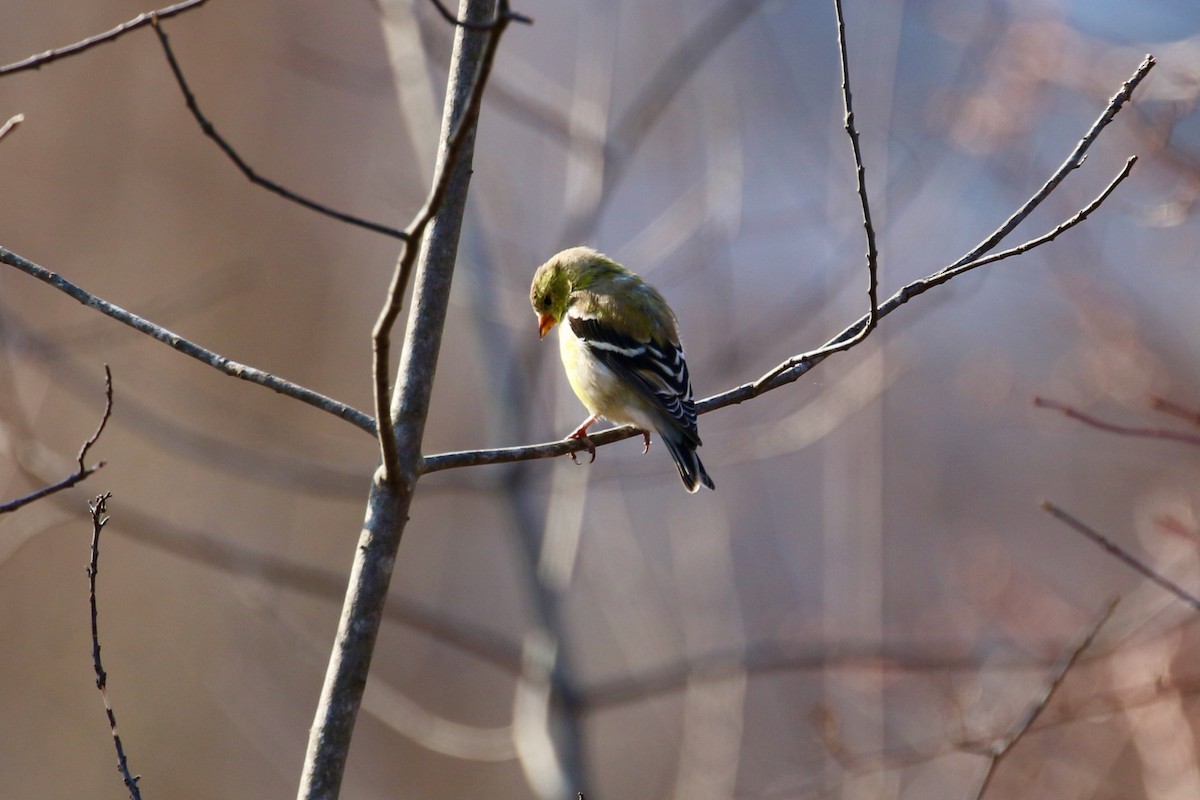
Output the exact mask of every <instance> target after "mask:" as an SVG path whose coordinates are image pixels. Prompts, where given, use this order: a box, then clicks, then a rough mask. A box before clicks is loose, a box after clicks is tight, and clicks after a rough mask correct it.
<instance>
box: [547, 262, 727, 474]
mask: <svg viewBox="0 0 1200 800" xmlns="http://www.w3.org/2000/svg"><path fill="white" fill-rule="evenodd" d="M529 300H530V302H531V303H532V304H533V311H534V313H535V314H537V318H538V334H539V335H541V336H542V337H545V335H546V334H547V333H549V332H550V329H551V328H553V327H554V326H555V325H558V324H559V323H560V322H564V321H565V323H566V324H564V325H560V326H559V329H558V337H559V339H558V341H559V351H560V353H561V355H562V361H563V366H564V367H565V368H566V371H567V379H568V380H569V381H570V382H571V388H572V389H574V390H575V394H576V396H578V397H579V399H580V400H581V401H582V402H583V404H584V405H585V406H586V407H587V410H588V412H589V413H590V414H591V416H589V417H588V418H587V419H585V420H584V421H583V424H582V425H580V426H579V427H578V428H576V429H575V430H574V431H573V432H572V433H571V434H570V435H569V436H567V438H568V439H582V440H583V441H584V442H586V443H587V444H588V451H589V452H590V453H591V454H592V458H593V459H595V457H596V448H595V447H593V446H592V443H591V440H590V439H589V438H588V435H587V429H588V426H590V425H591V424H592V423H594V422H596V420H598V419H600V417H604V418H605V419H607V420H609V421H610V422H613V423H616V424H618V425H632V426H634V427H635V428H639V429H640V430H641V431H642V436H643V437H644V439H645V447H644V450H643V452H649V451H650V431H651V430H655V431H658V435H659V436H661V437H662V440H663V443H664V444H666V446H667V450H668V451H670V453H671V458H673V459H674V460H675V466H676V467H678V468H679V476H680V477H681V478H683V485H684V486H685V487H686V488H687V490H688V491H689V492H695V491H696V490H697V489H699V488H700V484H704V485H705V486H707V487H708V488H709V489H714V488H716V487H715V486H714V485H713V481H712V478H710V477H708V473H707V472H705V470H704V465H703V464H702V463H700V457H699V456H697V455H696V448H697V447H699V446H700V434H699V432H698V430H697V428H696V405H695V403H694V402H693V401H692V382H691V379H690V378H689V377H688V368H687V362H686V361H685V360H684V357H683V345H681V344H680V343H679V333H678V331H677V327H678V323H677V322H676V319H675V314H674V313H673V312H672V311H671V307H670V306H668V305H667V301H666V300H663V298H662V295H660V294H659V293H658V291H657V290H655V288H654V287H653V286H651V285H650V284H648V283H646V282H645V281H644V280H642V279H641V278H640V277H638V276H637V275H635V274H634V273H632V272H630V271H629V270H627V269H626V268H625V267H623V266H621V265H620V264H618V263H617V262H616V261H613V260H612V259H611V258H609V257H607V256H605V255H603V254H601V253H598V252H596V251H595V250H593V249H591V248H590V247H572V248H571V249H569V250H563V251H562V252H561V253H559V254H558V255H556V256H554V257H553V258H551V259H550V260H549V261H547V262H546V263H545V264H542V266H540V267H538V270H537V272H536V273H534V275H533V285H532V286H531V287H530V289H529Z"/></svg>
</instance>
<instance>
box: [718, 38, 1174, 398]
mask: <svg viewBox="0 0 1200 800" xmlns="http://www.w3.org/2000/svg"><path fill="white" fill-rule="evenodd" d="M1147 58H1148V59H1149V61H1148V63H1149V65H1150V66H1149V67H1147V66H1146V63H1147V62H1143V64H1142V66H1141V67H1139V73H1140V70H1141V69H1149V68H1150V67H1153V66H1154V63H1155V62H1154V60H1153V59H1151V58H1149V57H1147ZM1135 75H1136V74H1135ZM1126 85H1129V84H1128V83H1127V84H1126ZM1135 85H1136V84H1135ZM1121 96H1122V95H1120V94H1118V95H1117V97H1115V98H1114V99H1113V101H1112V102H1114V103H1116V101H1117V99H1118V98H1120V97H1121ZM1117 107H1118V108H1119V104H1118V105H1117ZM1112 109H1113V106H1111V105H1110V107H1109V109H1108V110H1106V111H1105V113H1104V114H1102V115H1101V117H1100V119H1101V120H1104V119H1108V120H1111V116H1109V112H1110V111H1112ZM1113 113H1115V112H1113ZM1106 124H1107V123H1106ZM1094 128H1095V126H1093V129H1094ZM1089 144H1090V142H1089ZM1069 163H1070V161H1069V160H1068V162H1066V163H1064V164H1063V166H1061V167H1059V170H1060V171H1063V170H1068V169H1073V168H1074V167H1070V168H1068V164H1069ZM1136 163H1137V156H1131V157H1130V158H1129V159H1127V160H1126V162H1125V166H1124V167H1122V168H1121V170H1120V171H1119V172H1118V173H1117V175H1116V177H1114V178H1113V179H1112V180H1111V181H1109V183H1108V185H1107V186H1105V187H1104V190H1103V191H1101V192H1100V194H1098V195H1097V196H1096V197H1095V198H1094V199H1093V200H1092V201H1091V202H1090V203H1088V204H1087V205H1086V206H1084V207H1083V208H1082V209H1080V210H1079V211H1078V212H1077V213H1076V214H1075V215H1074V216H1072V217H1071V218H1069V219H1067V220H1064V221H1063V222H1061V223H1060V224H1058V225H1057V226H1055V227H1054V229H1052V230H1051V231H1049V232H1047V233H1044V234H1042V235H1041V236H1035V237H1034V238H1032V239H1030V240H1029V241H1027V242H1024V243H1023V244H1020V245H1017V246H1016V247H1012V248H1009V249H1008V250H1004V251H1001V252H999V253H994V254H992V255H979V256H977V257H976V258H974V259H971V260H969V261H965V262H964V261H963V259H961V258H960V259H959V260H958V261H955V262H954V263H953V264H950V265H949V266H946V267H943V268H942V269H940V270H938V271H937V272H935V273H933V274H932V275H929V276H926V277H924V278H922V279H920V280H917V281H913V282H912V283H910V284H908V285H907V286H905V287H904V288H902V289H901V290H900V291H898V292H896V293H895V294H894V295H892V296H891V297H890V298H888V300H887V302H885V303H884V304H883V305H882V306H880V308H879V312H878V315H877V318H880V319H881V318H883V317H885V316H887V314H889V313H890V312H892V311H894V310H895V309H896V308H897V307H899V306H901V305H904V304H905V303H907V302H908V301H909V300H911V299H912V298H914V297H916V296H917V295H920V294H924V293H925V292H927V291H929V290H930V289H932V288H934V287H935V286H940V285H942V284H943V283H945V282H946V281H948V280H951V279H953V278H956V277H958V276H959V275H961V274H963V273H964V272H970V271H971V270H973V269H977V268H979V267H983V266H987V265H988V264H993V263H995V262H997V261H1003V260H1004V259H1006V258H1011V257H1012V256H1015V255H1020V254H1021V253H1025V252H1028V251H1030V250H1032V249H1034V248H1035V247H1040V246H1042V245H1044V244H1048V243H1049V242H1052V241H1054V240H1055V239H1056V238H1058V236H1059V235H1060V234H1061V233H1063V231H1066V230H1069V229H1071V228H1073V227H1075V226H1076V225H1078V224H1079V223H1081V222H1083V221H1084V220H1086V219H1087V218H1088V217H1089V216H1090V215H1091V214H1092V212H1093V211H1095V210H1096V209H1097V208H1099V207H1100V205H1101V204H1103V203H1104V201H1105V200H1107V199H1108V197H1109V195H1111V194H1112V193H1113V192H1114V191H1115V190H1116V188H1117V187H1118V186H1120V185H1121V183H1122V182H1124V180H1125V179H1126V178H1127V177H1129V173H1130V171H1131V170H1132V169H1133V165H1134V164H1136ZM1063 174H1064V175H1065V172H1064V173H1063ZM1061 180H1062V179H1061V177H1060V178H1059V179H1058V181H1054V179H1053V178H1052V179H1051V181H1049V182H1047V184H1046V185H1050V184H1051V183H1053V184H1054V186H1057V185H1058V183H1060V182H1061ZM1043 188H1044V187H1043ZM1039 193H1040V192H1039ZM1036 197H1037V195H1035V198H1036ZM1031 200H1032V199H1031ZM1038 202H1039V203H1040V202H1041V199H1038ZM1026 205H1027V206H1028V202H1027V203H1026ZM1029 211H1032V208H1030V209H1029ZM1027 215H1028V211H1027V212H1026V214H1025V216H1027ZM1015 216H1016V215H1014V217H1015ZM1011 219H1012V217H1010V220H1011ZM1021 219H1024V216H1022V217H1021ZM1013 227H1015V225H1014V226H1013ZM1001 230H1003V231H1004V235H1007V234H1008V232H1009V231H1010V230H1011V228H1009V229H1008V230H1004V228H1001ZM997 233H1000V231H997ZM1002 238H1003V236H1000V237H999V238H996V237H995V236H993V237H989V240H988V242H991V243H990V244H988V246H987V247H986V248H983V245H982V244H981V245H980V246H977V247H976V248H975V250H973V251H972V252H984V251H986V250H990V249H991V248H992V247H994V246H995V245H996V244H997V243H999V241H1000V239H1002ZM992 239H995V241H992ZM985 243H986V242H985ZM981 248H983V250H981ZM867 322H868V319H867V317H863V318H861V319H859V320H858V321H857V322H855V323H854V324H853V325H851V326H850V327H848V328H846V329H845V330H844V331H842V332H841V333H840V334H838V335H837V336H835V337H834V338H833V339H831V340H830V341H829V342H828V343H827V344H825V345H823V346H821V347H819V348H818V349H816V350H814V351H812V352H810V353H804V354H802V355H798V356H795V357H793V358H790V359H788V360H787V361H785V362H783V363H782V364H780V365H779V366H777V367H775V368H774V369H773V370H771V371H770V372H768V373H767V374H765V375H763V376H762V377H761V378H759V379H758V380H757V381H755V382H754V383H753V384H750V385H751V386H753V387H754V388H755V389H756V390H765V389H766V388H775V387H776V386H778V385H780V383H779V382H780V381H782V382H783V383H791V382H792V381H794V380H795V379H796V378H798V377H800V375H802V374H804V373H805V372H807V371H808V370H810V369H812V367H814V366H816V365H817V363H819V362H820V361H823V360H824V359H825V358H826V357H827V356H828V355H829V354H830V353H832V352H836V351H837V350H839V349H841V348H840V345H841V344H842V342H844V341H846V340H847V339H852V338H854V337H855V336H857V335H858V333H859V332H860V331H861V330H862V329H863V328H864V327H865V326H866V324H867ZM740 388H745V387H740ZM726 394H729V393H726ZM756 395H757V392H754V393H751V394H749V395H748V396H744V397H741V399H738V400H730V401H729V402H736V403H740V402H742V400H747V399H749V398H750V397H754V396H756ZM725 405H728V403H725ZM697 408H699V404H697Z"/></svg>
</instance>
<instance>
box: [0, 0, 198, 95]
mask: <svg viewBox="0 0 1200 800" xmlns="http://www.w3.org/2000/svg"><path fill="white" fill-rule="evenodd" d="M207 2H208V0H185V1H184V2H182V3H176V4H175V5H173V6H167V7H166V8H160V9H158V10H157V11H145V12H143V13H141V14H138V15H137V16H136V17H134V18H133V19H131V20H129V21H128V22H122V23H121V24H120V25H118V26H117V27H115V28H113V29H112V30H110V31H105V32H104V33H98V34H96V35H95V36H89V37H88V38H86V39H82V40H80V41H78V42H75V43H74V44H69V45H67V46H66V47H60V48H58V49H56V50H47V51H46V52H44V53H39V54H37V55H33V56H30V57H29V58H26V59H22V60H21V61H16V62H14V63H12V64H9V65H7V66H3V67H0V77H2V76H4V75H9V74H11V73H13V72H21V71H22V70H27V69H41V68H42V66H43V65H45V64H49V63H50V62H51V61H57V60H58V59H60V58H66V57H67V56H73V55H75V54H76V53H82V52H83V51H84V50H90V49H91V48H93V47H95V46H96V45H99V44H104V43H105V42H111V41H113V40H114V39H117V38H119V37H121V36H122V35H124V34H126V33H128V32H129V31H132V30H135V29H137V28H140V27H142V26H143V25H151V24H153V23H154V22H155V20H160V19H168V18H169V17H173V16H175V15H176V14H182V13H183V12H184V11H190V10H191V9H193V8H199V7H200V6H202V5H204V4H205V3H207Z"/></svg>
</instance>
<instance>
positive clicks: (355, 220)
mask: <svg viewBox="0 0 1200 800" xmlns="http://www.w3.org/2000/svg"><path fill="white" fill-rule="evenodd" d="M150 24H151V25H152V26H153V27H154V32H155V33H156V34H157V35H158V41H159V43H160V44H162V48H163V54H164V55H165V56H166V57H167V64H169V65H170V67H171V74H172V75H174V76H175V82H176V83H177V84H178V85H179V91H180V92H182V93H183V100H184V102H185V103H187V107H188V110H189V111H191V112H192V116H193V117H195V118H196V124H197V125H199V126H200V130H201V131H203V132H204V135H205V136H207V137H208V138H209V139H212V140H213V141H214V142H216V144H217V147H219V148H221V152H222V153H224V154H225V155H226V156H227V157H228V158H229V160H230V161H232V162H233V163H234V166H236V167H237V168H238V169H239V170H241V173H242V174H243V175H245V176H246V179H247V180H248V181H250V182H251V183H253V184H256V185H258V186H261V187H263V188H264V189H266V190H267V191H270V192H274V193H275V194H277V195H279V196H280V197H282V198H284V199H285V200H291V201H292V202H293V203H296V204H298V205H301V206H304V207H305V208H307V209H309V210H311V211H316V212H317V213H318V214H324V215H325V216H327V217H332V218H333V219H336V220H338V221H340V222H345V223H348V224H350V225H357V226H358V227H360V228H366V229H367V230H369V231H374V232H375V233H382V234H384V235H385V236H391V237H393V238H396V239H400V240H406V239H407V237H408V234H407V233H406V232H404V231H399V230H396V229H395V228H392V227H389V226H387V225H383V224H381V223H378V222H372V221H370V220H367V219H362V218H361V217H356V216H354V215H352V214H347V213H345V212H342V211H338V210H336V209H333V208H330V207H329V206H326V205H323V204H321V203H318V202H316V201H315V200H310V199H308V198H307V197H304V196H303V195H299V194H297V193H295V192H293V191H292V190H291V189H288V188H286V187H284V186H281V185H279V184H278V183H275V182H274V181H272V180H270V179H268V178H264V177H262V176H261V175H259V174H258V173H257V172H256V171H255V170H254V168H253V167H251V166H250V165H249V164H247V163H246V162H245V160H244V159H243V158H242V157H241V156H240V155H238V152H237V150H235V149H234V148H233V145H231V144H229V142H228V141H226V140H225V137H223V136H222V135H221V134H219V133H217V129H216V127H215V126H213V124H212V122H211V121H209V119H208V118H207V117H205V116H204V113H203V112H202V111H201V110H200V106H199V104H198V103H197V102H196V96H195V95H194V94H193V93H192V90H191V87H189V86H188V82H187V79H186V78H184V76H183V70H182V69H181V68H180V66H179V62H178V61H176V60H175V52H174V51H173V50H172V49H171V44H170V42H169V41H168V40H167V34H166V32H165V31H164V30H163V28H162V25H160V24H159V23H158V21H157V20H156V19H153V18H152V19H151V23H150Z"/></svg>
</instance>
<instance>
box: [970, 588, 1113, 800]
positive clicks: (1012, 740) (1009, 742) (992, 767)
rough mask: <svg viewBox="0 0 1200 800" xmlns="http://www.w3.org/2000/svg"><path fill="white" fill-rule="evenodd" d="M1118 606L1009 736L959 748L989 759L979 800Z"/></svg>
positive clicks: (1083, 638)
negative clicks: (997, 771) (1000, 767)
mask: <svg viewBox="0 0 1200 800" xmlns="http://www.w3.org/2000/svg"><path fill="white" fill-rule="evenodd" d="M1117 602H1118V599H1117V598H1113V599H1112V600H1109V601H1108V603H1107V604H1106V605H1105V607H1104V608H1103V609H1102V610H1101V611H1100V613H1099V615H1097V617H1096V619H1095V620H1093V621H1092V622H1091V623H1090V624H1089V625H1088V626H1087V628H1085V629H1084V630H1083V632H1082V633H1081V634H1080V636H1079V640H1078V641H1077V642H1076V643H1075V645H1074V647H1072V648H1071V650H1070V651H1069V652H1067V653H1066V654H1064V656H1063V658H1062V660H1061V661H1059V663H1058V665H1057V666H1056V667H1055V668H1054V672H1053V673H1052V674H1051V675H1050V679H1049V680H1048V681H1047V682H1046V685H1045V686H1044V687H1043V688H1042V691H1041V692H1040V693H1039V694H1038V696H1037V697H1036V698H1035V699H1034V701H1033V702H1032V703H1031V704H1030V705H1029V707H1028V708H1026V709H1025V713H1024V714H1023V715H1022V716H1021V718H1020V719H1019V720H1017V722H1016V724H1014V725H1013V727H1012V729H1011V730H1010V731H1009V732H1008V733H1007V734H1006V735H1005V736H1003V737H1002V738H1000V739H999V740H997V741H994V742H988V743H986V744H982V743H976V742H964V743H962V744H960V745H959V747H960V749H962V750H966V751H968V752H979V753H981V754H982V755H985V756H987V758H988V764H987V769H986V771H985V772H984V774H983V778H982V780H980V782H979V790H978V791H977V792H976V793H975V800H982V798H983V795H984V794H985V793H986V792H987V790H988V787H989V786H990V785H991V782H992V778H993V777H994V776H995V774H996V770H997V769H998V768H999V766H1000V762H1001V761H1003V760H1004V757H1005V756H1007V755H1008V753H1009V751H1011V750H1012V748H1013V746H1014V745H1015V744H1016V743H1017V742H1019V741H1020V740H1021V737H1023V736H1024V735H1025V734H1026V732H1028V731H1029V729H1030V728H1031V727H1032V726H1033V723H1035V722H1036V721H1037V719H1038V717H1040V716H1041V715H1042V712H1043V711H1045V710H1046V706H1048V705H1049V704H1050V699H1051V698H1052V697H1054V693H1055V692H1057V691H1058V689H1059V687H1060V686H1062V682H1063V679H1065V678H1066V677H1067V673H1068V672H1070V670H1071V668H1072V667H1073V666H1075V663H1076V662H1077V661H1078V660H1079V657H1080V656H1081V655H1083V652H1084V651H1085V650H1087V649H1088V648H1089V647H1091V645H1092V642H1093V641H1094V640H1095V638H1096V636H1097V634H1099V633H1100V629H1101V628H1102V627H1104V623H1106V622H1108V620H1109V618H1110V617H1112V613H1113V611H1115V610H1116V608H1117Z"/></svg>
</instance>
